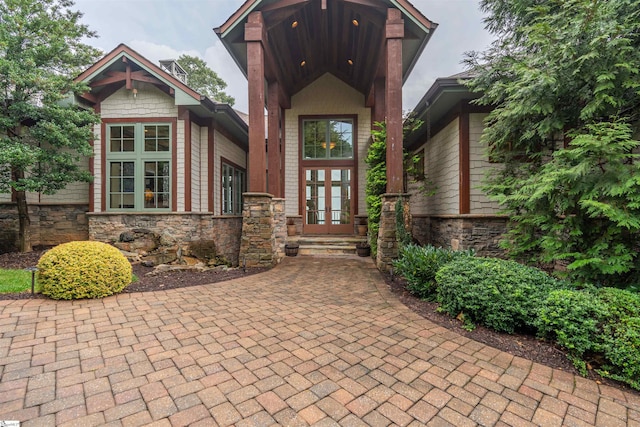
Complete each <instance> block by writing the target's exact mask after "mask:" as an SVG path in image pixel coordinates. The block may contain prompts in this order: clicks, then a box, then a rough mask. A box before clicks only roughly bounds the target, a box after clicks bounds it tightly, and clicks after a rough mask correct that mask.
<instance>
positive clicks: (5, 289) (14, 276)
mask: <svg viewBox="0 0 640 427" xmlns="http://www.w3.org/2000/svg"><path fill="white" fill-rule="evenodd" d="M24 291H31V272H30V271H25V270H5V269H2V268H0V294H13V293H17V292H24ZM37 291H38V286H37V285H36V292H37Z"/></svg>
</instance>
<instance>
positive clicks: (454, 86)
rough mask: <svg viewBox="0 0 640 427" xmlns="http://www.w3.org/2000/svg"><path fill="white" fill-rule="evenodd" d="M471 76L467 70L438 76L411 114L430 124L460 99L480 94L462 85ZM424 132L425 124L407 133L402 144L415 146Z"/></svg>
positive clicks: (408, 146)
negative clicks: (447, 75) (446, 75)
mask: <svg viewBox="0 0 640 427" xmlns="http://www.w3.org/2000/svg"><path fill="white" fill-rule="evenodd" d="M471 78H473V74H472V73H471V72H469V71H463V72H462V73H458V74H454V75H452V76H449V77H439V78H437V79H436V81H435V82H434V83H433V85H431V87H430V88H429V90H427V92H426V93H425V94H424V96H423V97H422V99H420V101H419V102H418V104H417V105H416V106H415V107H414V108H413V110H412V114H413V116H414V117H415V118H416V119H418V120H422V121H423V122H425V123H426V122H427V121H429V122H430V123H432V124H435V123H438V122H439V121H440V120H442V119H443V118H444V117H445V116H446V115H447V114H448V113H449V112H450V111H451V109H453V108H454V107H455V106H456V105H458V104H459V103H460V102H461V101H465V100H472V99H476V98H479V97H480V94H478V93H473V92H471V91H470V90H469V89H468V88H467V86H465V85H464V81H465V80H469V79H471ZM425 133H426V125H423V126H422V127H421V128H419V129H417V130H416V131H414V132H412V133H411V134H409V135H407V136H406V137H405V139H404V145H405V147H407V148H410V149H411V148H415V146H416V144H417V143H419V142H420V141H422V139H423V137H424V135H425Z"/></svg>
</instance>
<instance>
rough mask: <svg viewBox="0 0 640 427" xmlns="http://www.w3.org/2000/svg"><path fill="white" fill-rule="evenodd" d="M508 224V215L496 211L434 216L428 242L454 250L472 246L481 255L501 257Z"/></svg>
mask: <svg viewBox="0 0 640 427" xmlns="http://www.w3.org/2000/svg"><path fill="white" fill-rule="evenodd" d="M425 225H426V224H425ZM506 225H507V217H504V216H496V215H447V216H444V215H443V216H431V217H430V224H429V225H428V226H429V235H430V236H429V239H428V243H430V244H432V245H434V246H441V247H444V248H453V249H455V250H458V249H471V248H473V249H475V251H476V253H477V254H478V255H480V256H486V257H498V258H501V257H504V250H503V249H502V248H500V239H501V237H502V235H503V234H504V233H505V232H506ZM414 230H415V228H414ZM421 233H423V234H424V232H423V231H422V230H421Z"/></svg>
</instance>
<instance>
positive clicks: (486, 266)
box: [436, 257, 569, 333]
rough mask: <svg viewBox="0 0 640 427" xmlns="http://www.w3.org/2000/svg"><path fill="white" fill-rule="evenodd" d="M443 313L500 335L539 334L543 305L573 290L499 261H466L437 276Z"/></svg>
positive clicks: (534, 271) (533, 271) (533, 270)
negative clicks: (558, 292)
mask: <svg viewBox="0 0 640 427" xmlns="http://www.w3.org/2000/svg"><path fill="white" fill-rule="evenodd" d="M436 282H437V286H438V288H437V299H438V302H440V304H441V305H440V310H441V311H445V312H447V313H449V314H450V315H451V316H460V315H462V317H463V318H464V319H465V323H466V324H467V326H468V327H472V326H473V324H475V323H481V324H484V325H486V326H488V327H490V328H492V329H495V330H496V331H500V332H507V333H512V332H514V331H525V332H532V331H535V327H536V323H535V320H536V317H537V313H538V310H539V308H540V305H541V304H542V302H543V301H544V300H545V299H546V298H547V296H548V295H549V292H550V291H552V290H555V289H562V288H567V287H569V284H568V283H566V282H562V281H560V280H557V279H555V278H553V277H551V276H549V275H548V274H546V273H545V272H543V271H541V270H539V269H536V268H532V267H527V266H524V265H521V264H518V263H517V262H514V261H505V260H502V259H496V258H471V257H464V258H460V259H457V260H454V261H452V262H451V263H449V264H447V265H445V266H444V267H443V268H442V269H440V271H438V273H437V274H436Z"/></svg>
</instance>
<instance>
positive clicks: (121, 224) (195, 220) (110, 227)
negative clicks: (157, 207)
mask: <svg viewBox="0 0 640 427" xmlns="http://www.w3.org/2000/svg"><path fill="white" fill-rule="evenodd" d="M88 216H89V239H90V240H98V241H101V242H106V243H114V242H117V241H118V240H119V237H120V235H121V234H122V233H123V232H131V231H132V230H136V229H144V230H149V231H150V232H152V233H155V234H156V235H158V236H160V244H161V245H162V246H167V247H169V246H176V245H177V246H179V247H186V246H187V245H188V243H189V242H193V241H197V240H214V241H215V243H216V252H217V254H218V255H221V256H223V257H224V258H226V259H227V260H228V261H229V262H230V263H231V264H232V265H238V263H239V257H238V254H239V251H240V233H241V230H242V218H241V217H238V216H214V215H212V214H210V213H208V214H207V213H184V212H181V213H162V214H159V213H149V214H123V213H90V214H89V215H88Z"/></svg>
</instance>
